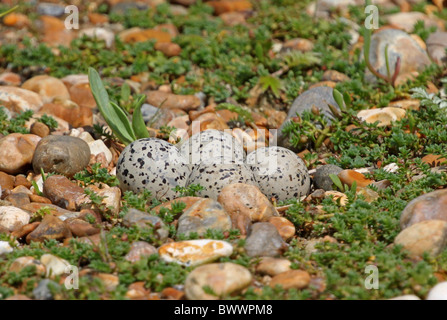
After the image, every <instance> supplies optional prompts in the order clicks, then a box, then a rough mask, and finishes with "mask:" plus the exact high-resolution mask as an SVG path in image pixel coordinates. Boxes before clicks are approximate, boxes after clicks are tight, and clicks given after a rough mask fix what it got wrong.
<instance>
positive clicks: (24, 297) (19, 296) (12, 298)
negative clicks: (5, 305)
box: [5, 294, 33, 300]
mask: <svg viewBox="0 0 447 320" xmlns="http://www.w3.org/2000/svg"><path fill="white" fill-rule="evenodd" d="M5 300H33V299H30V298H28V297H27V296H25V295H23V294H15V295H13V296H10V297H8V298H6V299H5Z"/></svg>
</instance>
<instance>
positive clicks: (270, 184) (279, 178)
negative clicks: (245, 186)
mask: <svg viewBox="0 0 447 320" xmlns="http://www.w3.org/2000/svg"><path fill="white" fill-rule="evenodd" d="M246 162H247V164H248V165H249V166H250V168H251V170H252V171H253V173H254V176H255V178H256V181H257V183H258V185H259V189H260V190H261V191H262V193H263V194H265V195H266V196H267V197H268V198H269V199H272V198H275V199H277V200H279V201H286V200H289V199H292V198H299V197H301V196H304V195H307V194H308V193H309V190H310V176H309V172H308V170H307V167H306V165H305V163H304V162H303V160H301V158H300V157H298V156H297V155H296V154H295V153H294V152H292V151H291V150H288V149H286V148H283V147H276V146H275V147H265V148H259V149H257V150H256V151H253V152H252V153H250V154H249V155H247V161H246Z"/></svg>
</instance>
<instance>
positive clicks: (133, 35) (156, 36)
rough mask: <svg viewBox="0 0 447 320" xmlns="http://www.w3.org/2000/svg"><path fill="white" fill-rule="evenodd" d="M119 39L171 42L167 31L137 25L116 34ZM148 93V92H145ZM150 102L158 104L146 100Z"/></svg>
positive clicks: (127, 41) (129, 41)
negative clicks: (142, 27)
mask: <svg viewBox="0 0 447 320" xmlns="http://www.w3.org/2000/svg"><path fill="white" fill-rule="evenodd" d="M118 37H119V39H120V40H121V41H122V42H124V43H138V42H145V41H148V40H155V42H156V43H159V42H171V39H172V37H171V35H170V34H169V33H167V32H164V31H160V30H154V29H141V28H138V27H134V28H130V29H126V30H124V31H121V32H120V33H119V34H118ZM147 95H148V94H147ZM147 101H148V102H149V103H150V104H152V105H155V106H159V105H160V104H153V103H151V102H150V101H149V100H147Z"/></svg>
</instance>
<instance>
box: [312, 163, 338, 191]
mask: <svg viewBox="0 0 447 320" xmlns="http://www.w3.org/2000/svg"><path fill="white" fill-rule="evenodd" d="M341 171H343V169H342V168H340V167H339V166H336V165H333V164H326V165H324V166H321V167H319V168H318V169H317V171H316V172H315V175H314V185H315V188H316V189H323V190H325V191H331V190H334V189H333V188H332V185H333V184H334V182H333V181H332V179H331V177H330V175H331V174H335V175H338V174H339V173H340V172H341Z"/></svg>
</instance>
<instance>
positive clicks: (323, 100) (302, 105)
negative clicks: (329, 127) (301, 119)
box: [278, 87, 339, 151]
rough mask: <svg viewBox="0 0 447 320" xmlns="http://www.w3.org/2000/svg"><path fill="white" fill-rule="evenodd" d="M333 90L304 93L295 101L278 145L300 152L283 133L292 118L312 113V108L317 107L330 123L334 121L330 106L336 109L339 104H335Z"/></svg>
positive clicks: (326, 89)
mask: <svg viewBox="0 0 447 320" xmlns="http://www.w3.org/2000/svg"><path fill="white" fill-rule="evenodd" d="M332 94H333V89H332V88H329V87H316V88H313V89H310V90H307V91H305V92H303V93H302V94H301V95H300V96H299V97H298V98H296V99H295V101H293V104H292V106H291V107H290V110H289V113H288V115H287V119H286V121H284V123H283V124H282V125H281V127H280V128H279V132H278V145H279V146H281V147H284V148H288V149H291V150H293V151H299V150H297V149H295V148H293V147H292V146H291V144H290V143H289V137H287V136H285V135H284V134H283V133H282V130H283V129H284V127H285V125H286V124H287V123H288V122H289V121H290V119H291V118H293V117H295V116H296V115H302V114H303V112H304V111H311V110H312V107H313V106H315V107H317V108H318V109H320V112H322V114H323V115H324V116H326V118H327V119H328V121H329V123H330V121H331V119H333V115H332V113H331V110H330V108H329V104H331V105H333V106H334V107H336V108H339V106H338V104H337V102H335V100H334V97H333V96H332Z"/></svg>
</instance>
